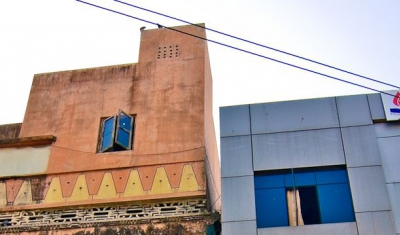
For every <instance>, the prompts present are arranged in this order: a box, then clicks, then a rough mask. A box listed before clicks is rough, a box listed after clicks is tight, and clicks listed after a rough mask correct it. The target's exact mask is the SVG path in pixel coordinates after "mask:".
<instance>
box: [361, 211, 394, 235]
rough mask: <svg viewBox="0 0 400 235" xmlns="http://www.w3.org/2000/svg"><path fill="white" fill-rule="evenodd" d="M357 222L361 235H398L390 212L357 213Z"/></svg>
mask: <svg viewBox="0 0 400 235" xmlns="http://www.w3.org/2000/svg"><path fill="white" fill-rule="evenodd" d="M356 220H357V227H358V232H359V233H360V235H377V234H382V235H383V234H385V235H390V234H393V235H395V234H396V232H395V229H394V225H393V223H392V221H393V218H392V215H391V213H390V211H378V212H364V213H356Z"/></svg>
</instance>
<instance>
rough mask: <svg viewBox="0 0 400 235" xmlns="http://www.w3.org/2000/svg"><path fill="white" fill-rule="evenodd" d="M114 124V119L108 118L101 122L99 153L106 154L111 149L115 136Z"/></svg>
mask: <svg viewBox="0 0 400 235" xmlns="http://www.w3.org/2000/svg"><path fill="white" fill-rule="evenodd" d="M115 122H116V117H110V118H107V119H105V120H104V121H103V125H102V128H103V130H102V135H101V146H100V152H106V151H108V150H110V149H112V148H113V145H114V136H115Z"/></svg>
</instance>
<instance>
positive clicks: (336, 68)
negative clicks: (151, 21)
mask: <svg viewBox="0 0 400 235" xmlns="http://www.w3.org/2000/svg"><path fill="white" fill-rule="evenodd" d="M114 1H115V2H119V3H121V4H124V5H127V6H130V7H134V8H137V9H140V10H143V11H147V12H151V13H153V14H157V15H160V16H164V17H167V18H170V19H173V20H177V21H180V22H183V23H186V24H190V25H193V26H196V27H199V28H203V29H205V30H209V31H211V32H214V33H218V34H221V35H224V36H227V37H230V38H234V39H236V40H239V41H243V42H246V43H250V44H253V45H256V46H259V47H263V48H266V49H269V50H273V51H276V52H279V53H282V54H286V55H289V56H292V57H296V58H298V59H302V60H305V61H308V62H311V63H315V64H318V65H322V66H325V67H328V68H331V69H335V70H338V71H340V72H344V73H347V74H351V75H353V76H357V77H360V78H364V79H367V80H369V81H373V82H377V83H380V84H383V85H387V86H391V87H394V88H398V89H400V87H398V86H396V85H392V84H390V83H386V82H382V81H379V80H376V79H373V78H369V77H366V76H363V75H360V74H357V73H354V72H350V71H347V70H344V69H341V68H338V67H335V66H332V65H328V64H325V63H321V62H318V61H316V60H312V59H308V58H306V57H302V56H299V55H296V54H293V53H290V52H286V51H283V50H279V49H276V48H273V47H270V46H266V45H263V44H260V43H257V42H253V41H250V40H247V39H244V38H240V37H237V36H234V35H231V34H227V33H224V32H221V31H218V30H215V29H211V28H207V27H204V26H201V25H197V24H193V23H191V22H188V21H186V20H182V19H179V18H176V17H173V16H169V15H166V14H163V13H160V12H156V11H153V10H150V9H146V8H143V7H139V6H136V5H133V4H130V3H126V2H123V1H119V0H114Z"/></svg>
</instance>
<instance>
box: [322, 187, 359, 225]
mask: <svg viewBox="0 0 400 235" xmlns="http://www.w3.org/2000/svg"><path fill="white" fill-rule="evenodd" d="M317 188H318V197H319V203H320V205H319V206H320V211H321V222H322V223H338V222H352V221H355V219H354V211H353V202H352V200H351V194H350V188H349V185H348V183H342V184H327V185H318V186H317Z"/></svg>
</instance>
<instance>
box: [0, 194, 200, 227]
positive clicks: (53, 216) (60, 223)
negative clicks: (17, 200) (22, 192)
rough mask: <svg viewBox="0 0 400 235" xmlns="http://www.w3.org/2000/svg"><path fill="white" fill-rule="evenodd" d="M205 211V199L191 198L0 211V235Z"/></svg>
mask: <svg viewBox="0 0 400 235" xmlns="http://www.w3.org/2000/svg"><path fill="white" fill-rule="evenodd" d="M206 211H207V210H206V200H205V199H194V200H182V201H181V200H176V201H169V202H157V203H143V204H123V205H109V206H98V207H91V208H75V209H74V208H70V209H64V210H62V209H55V210H37V211H18V212H2V213H0V234H2V233H4V232H7V231H14V232H17V231H31V230H38V229H39V230H40V229H43V228H45V227H54V226H55V227H57V228H69V227H75V228H83V227H88V226H89V227H90V226H95V223H115V224H118V223H123V224H129V223H131V224H137V223H143V222H149V221H153V220H160V219H166V220H170V219H173V218H180V219H182V220H191V219H193V218H196V217H198V216H202V215H204V214H205V213H206ZM129 221H130V222H129Z"/></svg>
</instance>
